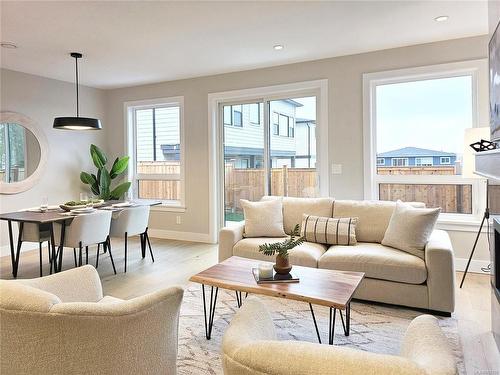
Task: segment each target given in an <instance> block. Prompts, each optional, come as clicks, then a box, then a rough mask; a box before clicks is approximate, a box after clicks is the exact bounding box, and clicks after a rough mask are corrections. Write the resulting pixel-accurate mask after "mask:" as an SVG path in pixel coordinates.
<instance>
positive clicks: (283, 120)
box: [279, 113, 288, 137]
mask: <svg viewBox="0 0 500 375" xmlns="http://www.w3.org/2000/svg"><path fill="white" fill-rule="evenodd" d="M279 135H281V136H283V137H288V116H285V115H282V114H281V113H280V115H279Z"/></svg>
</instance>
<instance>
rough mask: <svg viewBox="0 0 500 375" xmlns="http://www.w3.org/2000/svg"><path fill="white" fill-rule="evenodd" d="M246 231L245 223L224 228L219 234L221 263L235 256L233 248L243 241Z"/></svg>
mask: <svg viewBox="0 0 500 375" xmlns="http://www.w3.org/2000/svg"><path fill="white" fill-rule="evenodd" d="M244 229H245V222H244V221H240V222H239V223H237V224H235V225H233V226H230V227H224V228H222V229H221V230H220V232H219V262H222V261H223V260H225V259H227V258H230V257H232V256H233V246H234V245H235V244H236V243H237V242H238V241H240V240H242V239H243V231H244Z"/></svg>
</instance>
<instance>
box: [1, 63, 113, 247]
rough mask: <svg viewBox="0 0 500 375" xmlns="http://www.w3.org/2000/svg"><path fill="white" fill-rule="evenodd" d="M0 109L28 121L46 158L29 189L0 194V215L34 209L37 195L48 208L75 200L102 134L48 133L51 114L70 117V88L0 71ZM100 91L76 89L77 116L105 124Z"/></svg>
mask: <svg viewBox="0 0 500 375" xmlns="http://www.w3.org/2000/svg"><path fill="white" fill-rule="evenodd" d="M0 86H1V98H0V109H1V110H2V111H13V112H19V113H21V114H23V115H26V116H28V117H30V118H31V119H32V120H34V121H35V122H36V123H37V125H38V127H39V129H40V131H41V132H43V133H45V136H46V138H47V140H48V147H49V157H48V160H47V164H46V168H45V172H44V173H43V176H42V178H41V180H40V181H39V182H38V183H37V184H36V185H35V186H34V187H33V188H32V189H30V190H28V191H26V192H23V193H20V194H12V195H0V212H10V211H16V210H19V209H21V208H24V207H33V206H39V205H40V203H41V197H42V196H44V195H45V196H48V198H49V204H55V203H61V202H65V201H67V200H72V199H75V198H78V196H79V193H80V191H81V190H82V189H83V186H82V185H81V184H80V180H79V173H80V170H81V169H82V168H90V167H91V164H90V159H89V158H90V156H89V155H88V152H89V151H88V150H89V146H90V144H91V143H96V144H98V145H100V146H105V144H106V142H105V136H106V133H105V132H104V131H98V132H94V131H92V132H70V131H63V130H54V129H52V122H53V120H54V117H56V116H66V115H67V116H73V115H74V113H75V86H74V85H73V84H72V83H67V82H62V81H56V80H53V79H48V78H43V77H39V76H34V75H30V74H25V73H19V72H14V71H11V70H5V69H2V70H1V71H0ZM104 104H105V99H104V92H103V91H102V90H97V89H93V88H88V87H81V88H80V108H81V114H82V115H83V116H89V117H93V116H97V117H99V118H101V120H104V121H103V123H104V126H106V121H105V111H104V109H105V107H104ZM0 228H1V229H0V238H1V242H0V245H1V254H2V255H6V254H8V248H7V243H8V235H7V225H6V223H5V222H3V221H2V222H1V223H0Z"/></svg>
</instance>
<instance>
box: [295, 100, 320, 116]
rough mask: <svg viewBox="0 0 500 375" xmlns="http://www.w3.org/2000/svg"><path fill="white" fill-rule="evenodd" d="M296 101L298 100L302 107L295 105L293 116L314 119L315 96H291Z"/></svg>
mask: <svg viewBox="0 0 500 375" xmlns="http://www.w3.org/2000/svg"><path fill="white" fill-rule="evenodd" d="M293 100H295V101H296V102H299V103H300V104H302V105H303V107H297V108H296V109H295V116H297V118H306V119H309V120H316V97H315V96H309V97H306V98H293Z"/></svg>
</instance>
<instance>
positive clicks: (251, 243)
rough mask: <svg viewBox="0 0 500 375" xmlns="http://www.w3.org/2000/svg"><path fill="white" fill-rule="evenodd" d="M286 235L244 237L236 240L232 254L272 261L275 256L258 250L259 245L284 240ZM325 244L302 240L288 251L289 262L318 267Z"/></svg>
mask: <svg viewBox="0 0 500 375" xmlns="http://www.w3.org/2000/svg"><path fill="white" fill-rule="evenodd" d="M287 238H288V237H282V238H266V237H255V238H244V239H242V240H241V241H238V242H237V243H236V245H234V248H233V255H236V256H240V257H244V258H250V259H257V260H264V261H268V262H274V260H275V258H274V257H271V256H267V255H264V254H263V253H261V252H260V251H259V246H260V245H263V244H265V243H275V242H280V241H284V240H286V239H287ZM326 249H327V246H325V245H322V244H319V243H313V242H304V243H302V244H301V245H299V246H297V247H295V248H293V249H292V250H290V252H289V254H290V255H289V259H290V263H291V264H293V265H295V266H306V267H314V268H317V267H318V259H319V258H320V257H321V256H322V255H323V254H324V253H325V251H326Z"/></svg>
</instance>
